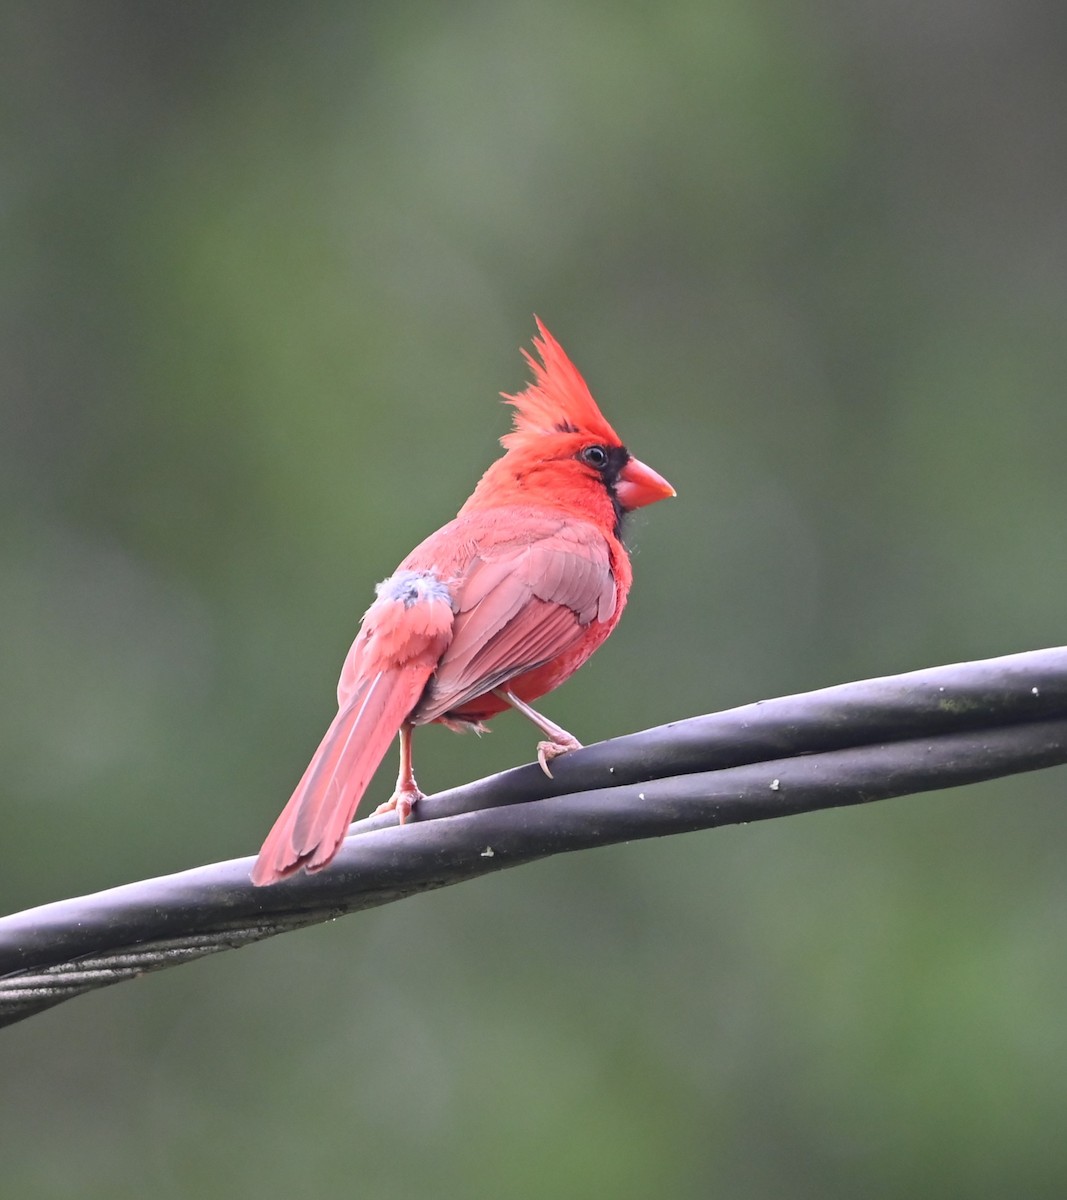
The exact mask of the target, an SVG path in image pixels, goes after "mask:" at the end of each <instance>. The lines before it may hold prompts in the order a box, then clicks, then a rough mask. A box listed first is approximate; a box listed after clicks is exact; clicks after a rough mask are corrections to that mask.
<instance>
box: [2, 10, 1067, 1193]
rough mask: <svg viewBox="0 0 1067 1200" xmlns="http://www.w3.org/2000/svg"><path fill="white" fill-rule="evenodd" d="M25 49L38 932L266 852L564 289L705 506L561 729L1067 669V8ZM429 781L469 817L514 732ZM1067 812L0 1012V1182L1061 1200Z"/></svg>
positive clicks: (10, 667) (14, 119)
mask: <svg viewBox="0 0 1067 1200" xmlns="http://www.w3.org/2000/svg"><path fill="white" fill-rule="evenodd" d="M0 27H2V28H0V35H2V36H0V56H2V65H3V70H2V72H0V88H2V89H3V92H2V94H3V105H2V108H0V131H2V135H3V144H4V159H3V160H4V170H3V173H2V179H0V238H2V244H3V270H2V271H0V314H2V315H0V372H2V376H0V429H2V435H0V487H2V489H3V492H2V494H3V500H4V504H3V511H2V517H0V611H2V613H3V622H2V627H0V661H2V663H3V677H4V686H3V689H2V695H0V753H2V755H3V761H4V763H5V765H6V771H5V780H6V784H5V786H4V788H3V791H2V793H0V804H2V812H3V825H4V838H3V848H2V850H0V863H2V868H0V907H2V909H3V911H12V910H16V909H20V908H24V907H27V906H30V905H33V904H37V903H41V902H45V901H47V900H50V899H56V898H59V897H62V896H68V895H76V894H78V893H80V892H84V891H90V890H96V889H99V888H103V887H107V886H111V885H113V884H117V883H121V882H125V881H127V880H131V879H136V878H143V877H147V876H151V875H156V874H160V873H163V872H168V871H173V870H178V869H181V868H184V867H187V866H191V865H194V864H198V863H201V862H206V861H212V860H216V859H221V858H227V857H231V856H236V855H240V854H245V853H250V852H253V851H254V850H255V848H256V847H257V846H258V843H259V840H260V838H261V837H262V835H263V834H264V833H265V831H266V829H267V828H268V826H269V825H270V823H271V821H272V820H273V818H274V816H275V814H276V812H277V810H278V809H279V807H280V805H281V804H282V802H283V801H284V800H285V798H286V796H287V795H288V792H289V789H290V787H291V785H292V783H293V781H294V780H295V778H296V777H297V776H298V775H299V773H300V771H301V770H302V768H303V765H304V763H305V761H306V759H307V757H308V755H309V753H310V751H311V750H312V748H313V746H314V745H315V742H316V741H317V739H318V736H319V734H320V732H321V730H322V728H323V727H324V726H325V723H326V722H327V720H328V719H329V716H330V713H331V709H332V686H333V681H334V677H335V674H336V671H337V669H338V667H339V665H340V662H341V659H342V657H343V655H344V652H345V650H346V648H347V645H348V642H349V640H350V638H351V636H352V634H353V633H354V630H355V627H356V622H357V619H358V617H359V615H360V613H361V612H362V610H363V608H364V607H365V605H366V603H367V600H368V597H369V595H370V587H371V584H372V582H373V581H374V580H376V579H379V578H381V577H383V576H384V575H386V574H388V573H389V571H391V569H392V568H393V566H394V565H395V563H396V561H397V560H398V559H399V558H400V557H401V555H402V554H403V553H405V552H406V551H407V550H408V548H409V547H410V546H411V545H412V544H414V542H415V541H416V540H418V539H419V538H420V537H422V536H423V535H425V534H426V533H428V532H429V531H430V530H431V529H432V528H434V527H435V526H436V525H437V524H439V523H441V522H442V521H443V520H445V519H447V518H448V517H449V516H451V515H452V513H453V512H454V511H455V509H456V507H457V506H458V504H459V503H460V502H461V501H462V499H463V498H464V497H465V495H466V494H467V492H468V490H469V489H470V487H471V485H472V484H473V482H474V479H475V478H476V476H477V474H478V473H479V472H480V470H481V469H482V468H483V467H484V465H485V464H486V463H487V462H488V461H489V460H490V458H491V457H492V456H493V454H494V440H495V438H496V437H498V436H499V435H500V434H501V433H502V432H503V431H504V429H505V426H506V417H505V414H504V412H503V411H502V409H501V408H500V407H499V406H498V405H497V404H496V402H495V400H494V397H495V395H496V393H497V392H499V391H501V390H514V389H516V388H517V387H519V386H521V384H522V383H523V381H524V378H525V375H524V370H523V367H522V365H521V363H520V361H519V357H518V353H517V347H518V345H519V344H522V343H528V341H529V338H530V335H531V333H532V329H533V323H532V319H531V313H532V312H534V311H536V312H538V313H539V314H540V315H542V316H543V317H544V319H545V320H546V321H547V323H548V324H549V326H550V328H552V329H553V331H554V332H555V333H556V334H557V336H559V337H560V339H561V340H562V341H563V343H564V345H565V346H566V347H567V348H568V349H569V350H570V352H571V353H572V355H573V356H574V358H575V359H576V360H577V362H578V363H579V365H580V366H581V367H582V369H583V370H584V371H585V373H586V375H587V376H588V378H589V379H590V381H591V383H592V385H593V388H594V391H595V392H596V394H597V395H598V396H599V397H600V399H601V401H602V403H603V404H604V407H605V409H606V410H607V412H608V413H609V415H610V416H611V418H612V419H613V420H614V421H615V423H616V424H617V426H618V427H619V428H620V430H621V431H622V432H623V434H624V436H625V437H626V438H627V440H628V441H629V443H630V444H631V446H632V447H633V448H634V449H635V451H636V452H637V453H638V454H639V455H640V456H641V457H642V458H644V459H645V460H646V461H648V462H650V463H652V464H654V465H655V466H657V467H658V468H659V469H660V470H662V471H663V472H664V473H665V474H666V475H667V476H668V477H669V478H670V479H671V480H672V482H674V483H675V485H676V486H677V488H678V491H679V499H678V500H677V501H676V502H673V503H671V504H669V505H667V504H665V505H662V506H658V507H657V508H655V509H653V510H651V511H649V512H648V513H647V514H646V515H643V516H642V517H641V519H640V520H639V521H638V522H636V528H635V531H634V535H633V541H634V543H635V545H636V550H637V554H636V561H635V566H636V572H637V584H636V588H635V591H634V594H633V599H632V602H631V607H630V610H629V611H628V613H627V616H626V619H625V621H624V622H623V624H622V626H621V628H620V630H619V632H618V634H617V635H616V637H615V638H614V639H613V640H612V642H611V643H610V644H609V645H608V646H607V647H606V648H605V649H604V650H603V651H602V652H601V653H600V654H599V656H598V657H597V659H596V660H595V661H594V663H593V664H591V665H590V666H589V667H588V668H587V669H586V670H585V671H584V672H583V673H582V674H581V675H580V676H579V677H578V678H576V679H575V680H574V681H573V682H572V683H571V684H569V685H568V686H567V687H566V688H565V689H564V690H563V691H562V692H560V693H559V694H558V695H557V696H556V697H555V698H554V699H553V700H552V701H551V702H550V704H549V711H550V712H551V714H552V715H553V716H554V717H555V718H557V719H558V720H560V721H561V722H562V723H563V724H564V725H566V726H568V727H569V728H571V729H573V730H575V732H577V733H578V734H579V735H580V736H583V738H584V739H585V740H594V739H597V738H600V737H604V736H609V735H611V734H614V733H619V732H623V731H627V730H631V729H637V728H640V727H643V726H646V725H650V724H654V723H659V722H663V721H666V720H669V719H671V718H674V717H679V716H685V715H689V714H692V713H696V712H703V711H709V710H712V709H715V708H718V707H724V706H729V705H733V704H737V703H742V702H745V701H748V700H752V699H756V698H759V697H763V696H767V695H774V694H780V693H785V692H790V691H801V690H807V689H809V688H814V687H818V686H820V685H824V684H829V683H833V682H839V681H843V680H847V679H850V678H860V677H864V676H870V675H876V674H882V673H890V672H896V671H902V670H907V669H910V668H915V667H920V666H926V665H932V664H935V663H940V662H947V661H953V660H961V659H968V658H976V657H985V656H988V655H994V654H999V653H1005V652H1010V651H1015V650H1021V649H1027V648H1033V647H1038V646H1043V645H1050V644H1058V643H1062V642H1063V641H1064V640H1065V637H1064V620H1063V610H1064V595H1065V593H1067V563H1065V557H1064V510H1065V505H1067V472H1065V471H1064V445H1065V443H1067V408H1065V405H1064V402H1063V380H1064V378H1065V375H1067V338H1065V336H1064V327H1065V323H1067V244H1065V237H1064V202H1063V196H1064V188H1065V183H1067V178H1065V176H1067V145H1065V141H1064V124H1063V112H1064V111H1065V107H1067V73H1065V72H1064V70H1063V51H1064V46H1065V38H1067V9H1065V8H1064V7H1063V5H1062V4H1059V3H1053V2H1051V0H1025V2H1023V3H1019V2H1018V0H1012V2H1011V3H1009V2H1008V0H978V2H977V3H974V4H969V5H959V4H939V5H931V6H925V7H924V6H914V5H913V6H904V5H885V4H884V3H877V2H876V0H849V2H848V3H845V2H843V0H800V2H794V3H785V2H783V0H754V2H753V0H744V2H741V0H710V2H697V0H675V2H674V3H671V4H669V5H666V6H659V7H656V6H651V5H645V4H639V3H634V2H628V3H619V4H604V3H591V4H587V5H572V4H561V3H555V2H553V0H549V2H548V3H545V4H543V5H529V4H520V3H516V2H514V0H503V2H501V3H496V4H487V3H484V2H482V3H479V2H477V0H459V2H457V3H454V4H449V5H435V4H431V3H428V2H426V0H408V2H406V3H403V4H385V3H378V2H376V0H365V2H364V3H361V4H359V5H351V4H346V3H340V2H339V0H338V2H335V3H330V2H328V0H318V2H315V3H310V4H302V5H295V4H285V3H256V4H250V3H232V4H225V5H219V4H208V3H203V2H202V0H190V2H187V3H183V4H181V5H145V4H143V3H134V2H132V0H126V2H120V0H97V2H96V3H94V4H92V5H84V4H75V3H68V2H62V0H60V2H52V3H44V4H29V3H25V2H22V0H15V2H13V3H9V4H7V5H5V6H4V10H3V14H2V17H0ZM419 749H420V761H421V763H422V770H421V778H422V779H423V781H424V783H425V784H427V785H431V786H434V787H437V786H445V785H449V784H452V783H455V782H458V781H460V780H463V779H466V778H470V777H473V776H476V775H481V774H484V773H486V772H489V771H492V770H495V769H498V768H502V767H504V766H507V765H510V764H513V763H515V762H518V761H524V760H525V759H527V758H528V757H529V755H530V752H531V749H532V740H531V736H530V733H529V731H528V729H526V728H524V727H523V723H522V722H520V721H518V720H516V719H508V718H505V719H503V720H501V721H500V722H499V723H498V725H497V728H496V730H495V732H494V734H493V736H492V737H491V738H488V739H485V740H483V741H480V742H476V741H474V740H473V739H459V738H454V737H452V736H451V735H449V734H447V733H445V732H444V731H440V730H433V731H428V732H427V733H426V734H424V735H423V736H422V737H421V739H420V747H419ZM389 769H390V770H392V764H390V767H389ZM387 786H388V784H387V782H384V781H383V783H382V784H381V786H380V788H379V789H378V790H380V791H381V793H382V795H384V794H385V789H386V788H387ZM1063 787H1064V775H1063V773H1062V772H1048V773H1045V774H1044V775H1040V776H1034V777H1030V778H1023V779H1018V780H1015V781H1008V782H1004V783H1000V784H997V785H987V786H983V787H979V788H974V789H967V790H965V791H960V792H958V793H952V794H944V795H930V796H922V797H917V798H913V799H909V800H903V801H896V802H892V803H889V804H885V805H882V806H878V807H876V808H874V809H871V810H868V811H855V812H831V813H826V814H822V815H818V816H812V817H806V818H798V819H795V820H792V821H783V822H772V823H769V824H763V825H756V826H753V827H751V828H743V829H733V830H724V831H720V832H716V833H709V834H702V835H693V836H689V837H685V838H678V839H669V840H667V841H664V842H662V843H659V844H644V845H636V846H632V847H619V848H616V849H612V850H606V851H602V852H598V853H594V854H585V855H579V856H574V857H572V858H569V859H561V860H559V861H555V862H550V863H547V864H542V865H539V866H536V867H531V868H529V869H526V870H522V871H514V872H506V873H504V874H503V875H500V876H496V877H494V878H491V879H487V880H485V881H483V882H480V883H476V884H472V885H468V886H464V887H459V888H455V889H451V890H449V891H446V892H443V893H437V894H432V895H430V896H427V897H424V898H421V899H419V900H415V901H411V902H408V903H406V904H401V905H394V906H390V907H387V908H385V909H383V910H379V911H375V912H371V913H368V914H366V915H364V916H362V917H360V918H358V919H351V920H348V921H343V922H340V923H338V924H335V925H332V926H330V927H326V928H320V929H316V930H312V931H308V932H304V933H301V934H297V935H293V936H289V937H285V938H283V939H280V940H278V941H277V942H275V943H273V944H265V945H263V946H261V947H258V948H254V949H249V950H246V951H244V952H242V953H240V954H233V955H225V956H223V957H221V958H219V959H216V960H212V961H205V962H201V963H197V964H193V965H191V966H187V967H185V968H183V969H182V970H180V971H174V972H166V973H164V974H163V975H160V976H157V977H154V978H150V979H146V980H144V981H141V982H139V983H137V984H127V985H124V986H122V987H120V988H115V989H112V990H110V991H105V992H103V993H100V994H97V995H94V996H91V997H87V998H83V999H81V1000H78V1001H76V1002H75V1003H73V1004H71V1005H69V1006H64V1007H62V1008H60V1009H57V1010H55V1011H54V1012H51V1013H48V1014H46V1015H43V1016H40V1017H37V1018H34V1019H33V1020H31V1021H29V1022H27V1023H25V1024H24V1025H21V1026H18V1027H15V1028H13V1029H11V1030H8V1031H5V1032H4V1033H3V1034H2V1035H0V1113H2V1119H3V1126H4V1130H5V1133H4V1138H3V1150H2V1152H0V1155H2V1162H3V1167H2V1169H3V1178H4V1180H5V1186H6V1188H7V1189H8V1191H9V1192H10V1194H11V1195H19V1196H27V1197H29V1196H48V1197H66V1196H71V1197H73V1196H77V1197H98V1196H99V1197H104V1196H107V1197H109V1198H121V1197H127V1196H128V1197H141V1196H143V1195H145V1194H146V1192H147V1191H148V1189H151V1194H152V1195H153V1196H156V1197H160V1198H166V1197H171V1196H173V1197H179V1196H180V1197H184V1196H187V1195H190V1194H196V1195H198V1196H204V1197H212V1196H228V1197H230V1196H245V1195H252V1194H255V1195H257V1196H262V1195H268V1196H271V1195H284V1194H292V1193H293V1192H294V1191H295V1190H297V1189H299V1190H300V1191H301V1192H304V1191H307V1190H310V1191H313V1192H315V1193H316V1194H317V1193H319V1192H322V1193H323V1194H326V1193H327V1192H329V1193H334V1192H338V1191H341V1190H346V1191H353V1192H354V1194H357V1195H359V1196H361V1197H363V1198H364V1200H367V1198H374V1197H395V1196H406V1195H417V1194H422V1195H430V1196H435V1197H441V1198H446V1197H453V1196H455V1197H482V1196H485V1197H496V1196H501V1195H508V1196H512V1197H525V1196H530V1197H541V1196H556V1197H569V1196H575V1197H579V1196H590V1195H612V1196H617V1197H644V1196H648V1195H651V1194H657V1195H665V1196H672V1197H705V1196H709V1195H728V1196H731V1197H735V1198H744V1197H761V1198H763V1197H775V1196H781V1197H791V1198H795V1197H805V1196H811V1197H836V1196H842V1197H847V1196H854V1195H856V1194H858V1193H860V1192H862V1193H863V1194H869V1195H886V1196H898V1195H899V1196H905V1195H909V1196H910V1195H916V1194H919V1195H937V1196H967V1197H971V1198H974V1197H985V1196H989V1197H1000V1196H1002V1195H1005V1194H1015V1195H1027V1196H1029V1197H1043V1196H1049V1197H1053V1196H1055V1197H1060V1196H1062V1195H1063V1194H1064V1190H1065V1188H1067V1141H1065V1140H1064V1138H1063V1136H1062V1129H1063V1113H1064V1108H1065V1103H1067V1070H1065V1055H1067V1024H1065V1022H1064V1020H1063V1012H1064V1008H1065V1004H1067V956H1065V953H1064V932H1065V923H1067V880H1065V877H1064V872H1063V869H1062V846H1063V842H1064V834H1065V822H1067V813H1065V810H1064V806H1063V804H1062V791H1063Z"/></svg>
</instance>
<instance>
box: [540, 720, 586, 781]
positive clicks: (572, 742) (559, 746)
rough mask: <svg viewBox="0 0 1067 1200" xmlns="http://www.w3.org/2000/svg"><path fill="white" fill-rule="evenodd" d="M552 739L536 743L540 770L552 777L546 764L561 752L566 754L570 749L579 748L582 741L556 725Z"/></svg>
mask: <svg viewBox="0 0 1067 1200" xmlns="http://www.w3.org/2000/svg"><path fill="white" fill-rule="evenodd" d="M552 737H553V740H552V741H551V742H538V743H537V761H538V762H539V763H540V764H541V770H542V771H544V773H545V774H546V775H547V776H548V777H549V779H551V778H552V772H551V771H550V770H549V769H548V764H549V763H550V762H551V761H552V759H554V758H559V756H560V755H561V754H566V753H567V752H568V751H570V750H581V748H582V743H581V742H580V741H578V739H577V738H576V737H574V736H572V735H571V734H569V733H568V732H567V731H566V730H565V729H560V728H559V726H558V725H557V726H556V728H555V730H554V732H553V735H552Z"/></svg>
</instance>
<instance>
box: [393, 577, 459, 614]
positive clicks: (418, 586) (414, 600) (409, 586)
mask: <svg viewBox="0 0 1067 1200" xmlns="http://www.w3.org/2000/svg"><path fill="white" fill-rule="evenodd" d="M374 594H375V595H376V596H377V597H378V599H379V600H394V601H396V602H397V603H398V604H403V606H404V607H405V608H410V607H411V606H412V605H413V604H418V603H420V602H421V601H423V600H429V601H431V602H432V601H434V600H442V601H444V603H445V604H447V605H448V606H449V607H450V608H451V607H452V593H451V592H450V591H449V590H448V588H447V587H446V586H445V584H444V583H442V582H441V580H440V579H438V578H437V576H436V575H434V574H432V573H431V572H430V571H397V572H396V574H395V575H390V576H389V578H388V579H383V580H382V581H381V583H379V584H377V585H376V586H375V588H374Z"/></svg>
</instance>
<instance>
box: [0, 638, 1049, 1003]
mask: <svg viewBox="0 0 1067 1200" xmlns="http://www.w3.org/2000/svg"><path fill="white" fill-rule="evenodd" d="M1065 762H1067V647H1059V648H1055V649H1049V650H1036V651H1030V652H1027V653H1025V654H1016V655H1010V656H1008V657H1004V658H996V659H987V660H984V661H981V662H971V663H961V664H956V665H953V666H946V667H936V668H931V669H928V670H924V671H916V672H912V673H909V674H906V675H896V676H891V677H888V678H884V679H872V680H864V681H862V682H858V683H849V684H843V685H840V686H838V687H833V688H826V689H823V690H821V691H816V692H809V693H806V694H803V695H798V696H787V697H782V698H779V699H776V700H766V701H761V702H758V703H756V704H750V705H745V706H743V707H741V708H736V709H731V710H729V711H727V712H722V713H715V714H712V715H709V716H703V717H694V718H691V719H689V720H685V721H679V722H676V723H674V724H670V725H664V726H661V727H659V728H656V729H649V730H645V731H643V732H641V733H635V734H631V735H628V736H625V737H620V738H615V739H612V740H611V741H607V742H601V743H599V744H597V745H595V746H589V747H586V748H585V749H583V750H580V751H576V752H575V753H573V754H568V755H566V756H564V757H562V758H559V759H557V760H556V761H555V762H553V764H552V765H553V774H554V778H553V779H552V780H549V779H547V778H546V777H545V776H544V774H543V773H542V772H541V771H540V769H539V768H538V767H537V766H536V765H531V766H526V767H519V768H516V769H515V770H512V771H505V772H503V773H502V774H500V775H495V776H491V777H489V778H487V779H482V780H478V781H477V782H474V783H471V784H467V785H465V786H463V787H460V788H455V789H452V790H451V791H448V792H442V793H440V794H439V795H437V796H432V797H427V798H426V799H425V800H423V801H420V803H419V806H418V808H417V809H416V813H417V819H416V820H413V821H412V822H411V823H410V824H408V825H406V826H404V828H402V829H401V828H398V827H397V826H396V824H395V818H394V817H393V816H391V815H386V816H381V817H372V818H367V819H365V820H363V821H359V822H357V823H356V824H355V825H354V826H353V827H352V830H351V832H350V834H349V836H348V838H347V840H346V842H345V844H344V846H343V847H342V849H341V851H340V852H339V853H338V855H337V857H336V859H335V860H334V862H333V863H332V864H331V866H330V868H329V869H328V870H326V871H322V872H320V873H318V874H315V875H303V874H301V875H297V876H294V877H292V878H290V879H288V880H285V881H284V882H282V883H280V884H277V885H275V886H273V887H269V888H253V887H252V886H251V884H250V883H249V881H248V871H249V869H250V867H251V863H252V859H251V858H247V859H235V860H231V861H229V862H223V863H214V864H211V865H209V866H204V867H196V868H194V869H192V870H189V871H183V872H180V873H179V874H176V875H167V876H163V877H161V878H158V879H149V880H144V881H142V882H140V883H133V884H127V885H125V886H123V887H118V888H112V889H110V890H108V891H105V892H98V893H96V894H94V895H90V896H82V897H78V898H76V899H72V900H62V901H58V902H56V903H53V904H46V905H43V906H41V907H39V908H34V909H29V910H27V911H25V912H22V913H16V914H13V915H12V916H8V917H4V918H0V1025H3V1024H11V1023H13V1022H15V1021H19V1020H21V1019H23V1018H25V1017H27V1016H30V1015H32V1014H33V1013H36V1012H40V1011H41V1010H43V1009H45V1008H49V1007H51V1006H52V1005H55V1004H58V1003H60V1002H62V1001H63V1000H66V999H69V998H70V997H72V996H75V995H80V994H82V993H83V992H86V991H90V990H92V989H95V988H98V987H103V986H106V985H107V984H110V983H118V982H121V981H122V980H124V979H129V978H134V977H136V976H138V975H141V974H144V973H146V972H148V971H154V970H159V969H162V968H163V967H168V966H174V965H177V964H178V963H181V962H187V961H189V960H190V959H192V958H200V957H203V956H204V955H207V954H213V953H217V952H219V951H221V950H227V949H235V948H237V947H239V946H243V945H247V944H248V943H249V942H253V941H258V940H260V939H262V938H265V937H271V936H273V935H275V934H278V933H284V932H287V931H289V930H291V929H297V928H300V927H302V926H305V925H310V924H314V923H316V922H319V921H325V920H329V919H331V918H333V917H337V916H341V915H344V914H345V913H350V912H357V911H360V910H362V909H365V908H371V907H374V906H376V905H379V904H387V903H390V902H391V901H394V900H399V899H403V898H404V897H406V896H411V895H415V894H417V893H419V892H425V891H429V890H431V889H433V888H437V887H444V886H447V885H449V884H453V883H459V882H461V881H463V880H465V879H471V878H474V877H476V876H480V875H485V874H488V873H490V872H492V871H498V870H502V869H504V868H506V867H513V866H518V865H520V864H522V863H527V862H532V861H534V860H535V859H539V858H544V857H546V856H548V855H551V854H559V853H563V852H564V851H571V850H583V849H590V848H592V847H595V846H606V845H611V844H613V843H616V842H621V841H628V840H633V839H639V838H648V837H662V836H665V835H667V834H674V833H684V832H688V831H691V830H695V829H706V828H712V827H715V826H718V825H727V824H734V823H738V822H745V821H755V820H766V819H769V818H772V817H781V816H788V815H791V814H794V813H800V812H810V811H813V810H816V809H822V808H833V807H838V806H841V805H849V804H863V803H867V802H870V801H872V800H881V799H888V798H890V797H892V796H901V795H907V794H910V793H915V792H923V791H929V790H933V789H936V788H945V787H953V786H956V785H959V784H964V783H973V782H977V781H979V780H984V779H993V778H997V777H999V776H1003V775H1009V774H1014V773H1018V772H1022V771H1028V770H1035V769H1038V768H1041V767H1048V766H1054V765H1058V764H1062V763H1065Z"/></svg>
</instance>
